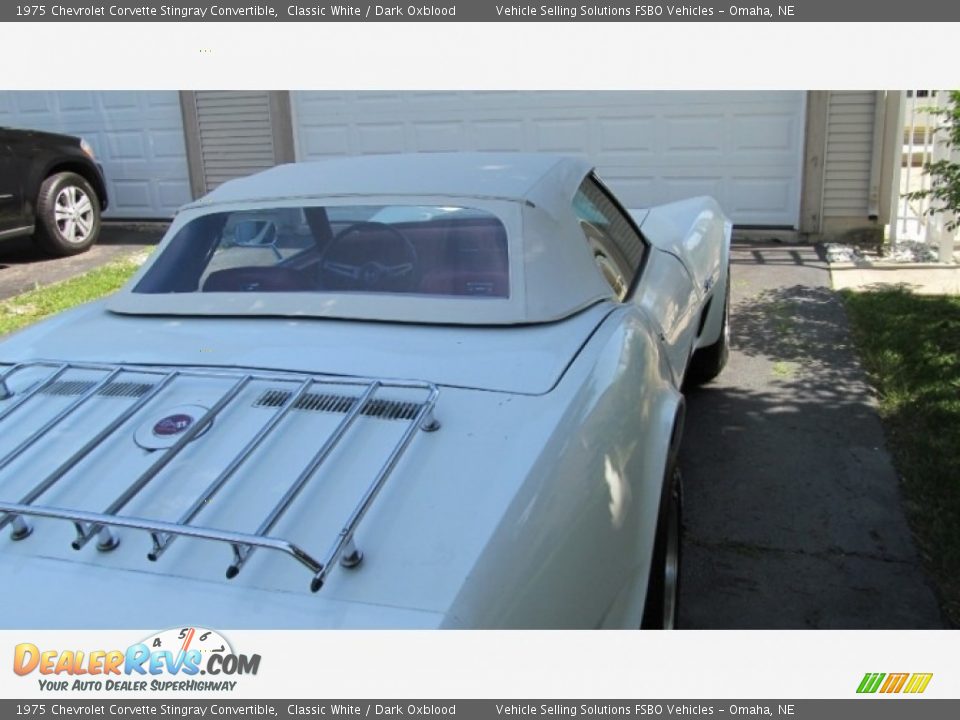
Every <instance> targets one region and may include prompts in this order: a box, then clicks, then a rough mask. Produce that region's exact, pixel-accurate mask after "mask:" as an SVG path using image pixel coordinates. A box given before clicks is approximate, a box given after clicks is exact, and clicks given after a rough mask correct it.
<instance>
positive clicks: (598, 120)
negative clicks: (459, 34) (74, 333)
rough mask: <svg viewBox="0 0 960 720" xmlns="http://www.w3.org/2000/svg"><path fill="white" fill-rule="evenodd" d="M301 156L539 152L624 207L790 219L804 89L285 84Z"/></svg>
mask: <svg viewBox="0 0 960 720" xmlns="http://www.w3.org/2000/svg"><path fill="white" fill-rule="evenodd" d="M291 99H292V104H293V112H294V134H295V138H296V152H297V157H298V158H299V159H304V160H306V159H311V158H320V157H325V156H328V155H334V154H344V153H370V152H403V151H427V152H432V151H438V150H488V151H543V152H557V153H564V154H573V155H580V156H584V157H587V158H589V159H590V160H592V161H593V162H594V163H595V164H596V165H597V167H598V170H599V171H600V173H601V174H602V175H603V177H604V179H605V180H606V181H607V183H608V184H609V185H610V187H611V188H612V189H613V190H614V191H615V192H617V193H618V194H619V195H621V196H622V197H623V199H624V201H625V202H626V203H627V204H629V205H630V206H631V207H642V206H646V205H652V204H656V203H662V202H669V201H671V200H677V199H680V198H683V197H687V196H689V195H691V194H702V193H709V194H712V195H714V196H716V197H717V199H718V200H719V201H720V203H721V205H723V207H724V209H725V210H726V211H727V213H728V214H729V215H730V216H731V217H732V218H733V220H734V222H737V223H740V224H756V225H761V224H768V225H792V226H796V223H797V220H798V216H799V206H800V177H801V165H802V146H803V122H804V100H803V93H802V92H758V91H736V92H695V91H690V92H662V91H645V92H623V91H609V92H608V91H603V92H564V91H556V92H553V91H551V92H510V91H482V92H469V91H463V92H459V91H458V92H383V93H379V92H377V93H373V92H294V93H292V94H291Z"/></svg>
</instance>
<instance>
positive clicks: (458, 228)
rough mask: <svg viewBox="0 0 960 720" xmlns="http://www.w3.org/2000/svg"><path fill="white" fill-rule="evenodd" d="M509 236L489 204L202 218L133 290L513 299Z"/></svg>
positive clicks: (244, 212) (308, 209)
mask: <svg viewBox="0 0 960 720" xmlns="http://www.w3.org/2000/svg"><path fill="white" fill-rule="evenodd" d="M508 265H509V263H508V257H507V233H506V229H505V228H504V226H503V223H501V222H500V220H499V219H498V218H497V217H496V216H495V215H493V214H491V213H489V212H487V211H485V210H477V209H473V208H464V207H449V206H425V205H415V206H414V205H352V206H329V207H321V206H308V207H299V208H297V207H293V208H291V207H284V208H268V209H260V210H237V211H231V212H218V213H211V214H208V215H203V216H201V217H198V218H195V219H194V220H191V221H190V222H189V223H187V224H186V225H184V226H183V227H182V228H181V229H180V230H179V231H178V232H177V234H176V236H175V237H174V238H173V239H172V240H171V241H170V243H169V244H168V245H167V246H166V248H165V249H164V251H163V252H162V254H161V255H160V256H159V257H157V258H156V260H155V261H154V263H153V265H152V266H151V267H150V269H149V270H148V271H147V273H146V274H145V275H144V276H143V278H141V280H140V282H138V283H137V285H136V287H135V288H134V290H133V291H134V292H135V293H149V294H157V293H194V292H203V293H216V292H234V293H246V292H315V293H323V292H362V293H405V294H418V295H439V296H470V297H491V298H506V297H508V296H509V294H510V277H509V271H508Z"/></svg>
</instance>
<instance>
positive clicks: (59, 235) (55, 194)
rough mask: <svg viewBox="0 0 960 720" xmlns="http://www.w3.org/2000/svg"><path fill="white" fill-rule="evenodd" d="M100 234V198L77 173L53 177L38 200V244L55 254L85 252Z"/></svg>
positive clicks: (45, 181)
mask: <svg viewBox="0 0 960 720" xmlns="http://www.w3.org/2000/svg"><path fill="white" fill-rule="evenodd" d="M99 234H100V198H98V197H97V193H96V191H94V189H93V188H92V187H90V183H88V182H87V181H86V180H85V179H84V178H82V177H81V176H80V175H77V174H76V173H72V172H62V173H57V174H56V175H51V176H50V177H48V178H47V179H46V180H44V181H43V185H41V186H40V195H39V197H38V198H37V232H36V236H35V237H36V241H37V244H38V245H40V247H41V248H43V249H44V250H45V251H46V252H48V253H50V254H51V255H61V256H62V255H76V254H77V253H82V252H85V251H86V250H88V249H89V248H90V246H91V245H93V243H95V242H96V241H97V236H98V235H99Z"/></svg>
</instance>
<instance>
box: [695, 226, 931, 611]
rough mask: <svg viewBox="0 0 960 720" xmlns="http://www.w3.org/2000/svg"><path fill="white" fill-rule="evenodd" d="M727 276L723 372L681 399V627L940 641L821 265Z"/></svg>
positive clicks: (748, 255) (791, 256)
mask: <svg viewBox="0 0 960 720" xmlns="http://www.w3.org/2000/svg"><path fill="white" fill-rule="evenodd" d="M732 262H733V266H732V277H733V284H732V286H731V288H732V303H733V305H732V319H731V341H732V342H731V344H732V348H731V355H730V362H729V364H728V366H727V368H726V370H725V371H724V372H723V373H722V374H721V375H720V377H719V378H718V379H717V380H716V381H714V382H713V383H711V384H709V385H707V386H705V387H703V388H700V389H697V390H692V391H690V392H689V393H688V398H687V399H688V412H687V426H686V435H685V438H684V447H683V450H682V453H681V462H682V464H683V470H684V483H685V485H684V502H685V508H684V509H685V538H684V548H683V551H684V566H683V569H682V576H681V582H682V585H681V593H682V596H681V605H680V607H681V617H680V621H681V624H682V626H683V627H687V628H938V627H943V619H942V616H941V614H940V610H939V606H938V604H937V601H936V598H935V595H934V591H933V589H932V587H931V584H930V583H929V582H928V580H927V578H926V576H925V575H924V573H923V571H922V569H921V567H920V562H919V558H918V554H917V551H916V548H915V546H914V542H913V538H912V535H911V532H910V530H909V527H908V525H907V521H906V518H905V514H904V511H903V501H902V498H901V493H900V482H899V478H898V476H897V473H896V471H895V470H894V468H893V466H892V464H891V461H890V457H889V455H888V453H887V451H886V449H885V447H884V438H883V431H882V428H881V426H880V421H879V418H878V416H877V414H876V411H875V407H874V402H873V398H872V395H871V390H870V388H869V386H868V384H867V383H866V380H865V378H864V375H863V372H862V370H861V369H860V367H859V364H858V363H857V360H856V356H855V354H854V350H853V347H852V345H851V340H850V337H849V332H848V326H847V320H846V315H845V313H844V310H843V306H842V304H841V302H840V299H839V298H838V297H837V295H836V294H835V293H834V292H833V291H832V290H831V289H830V288H829V287H828V285H827V284H828V283H829V275H828V273H827V271H826V267H825V266H824V265H823V263H822V262H821V261H820V260H819V259H818V258H817V256H816V254H815V251H814V250H813V248H808V247H805V246H796V247H784V246H775V247H760V248H758V247H755V246H744V245H740V246H737V247H735V249H734V253H733V258H732Z"/></svg>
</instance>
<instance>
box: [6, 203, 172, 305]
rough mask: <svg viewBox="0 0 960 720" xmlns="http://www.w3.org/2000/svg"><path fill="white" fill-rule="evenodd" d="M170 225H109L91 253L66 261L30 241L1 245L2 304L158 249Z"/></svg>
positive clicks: (20, 239) (22, 240) (13, 241)
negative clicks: (41, 286)
mask: <svg viewBox="0 0 960 720" xmlns="http://www.w3.org/2000/svg"><path fill="white" fill-rule="evenodd" d="M165 228H166V225H164V224H162V223H150V224H143V225H131V224H126V223H124V224H120V223H109V222H106V223H104V225H103V230H102V231H101V234H100V239H99V241H98V242H97V244H96V245H94V246H93V247H92V248H90V250H89V252H85V253H83V254H81V255H74V256H72V257H66V258H51V257H50V256H48V255H45V254H43V253H42V252H40V251H39V250H38V249H37V248H36V246H35V245H34V244H33V241H32V240H31V239H30V238H16V239H13V240H4V241H3V242H2V243H0V300H6V299H7V298H10V297H13V296H14V295H19V294H20V293H22V292H26V291H27V290H32V289H34V288H35V287H37V286H39V285H49V284H51V283H55V282H60V281H61V280H67V279H68V278H71V277H73V276H75V275H80V274H81V273H85V272H87V271H88V270H93V269H94V268H96V267H99V266H101V265H103V264H104V263H107V262H110V261H111V260H116V259H119V258H121V257H123V256H125V255H132V254H133V253H135V252H137V251H139V250H142V249H144V248H146V247H150V246H152V245H156V244H157V242H159V241H160V238H161V237H162V236H163V231H164V230H165Z"/></svg>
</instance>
